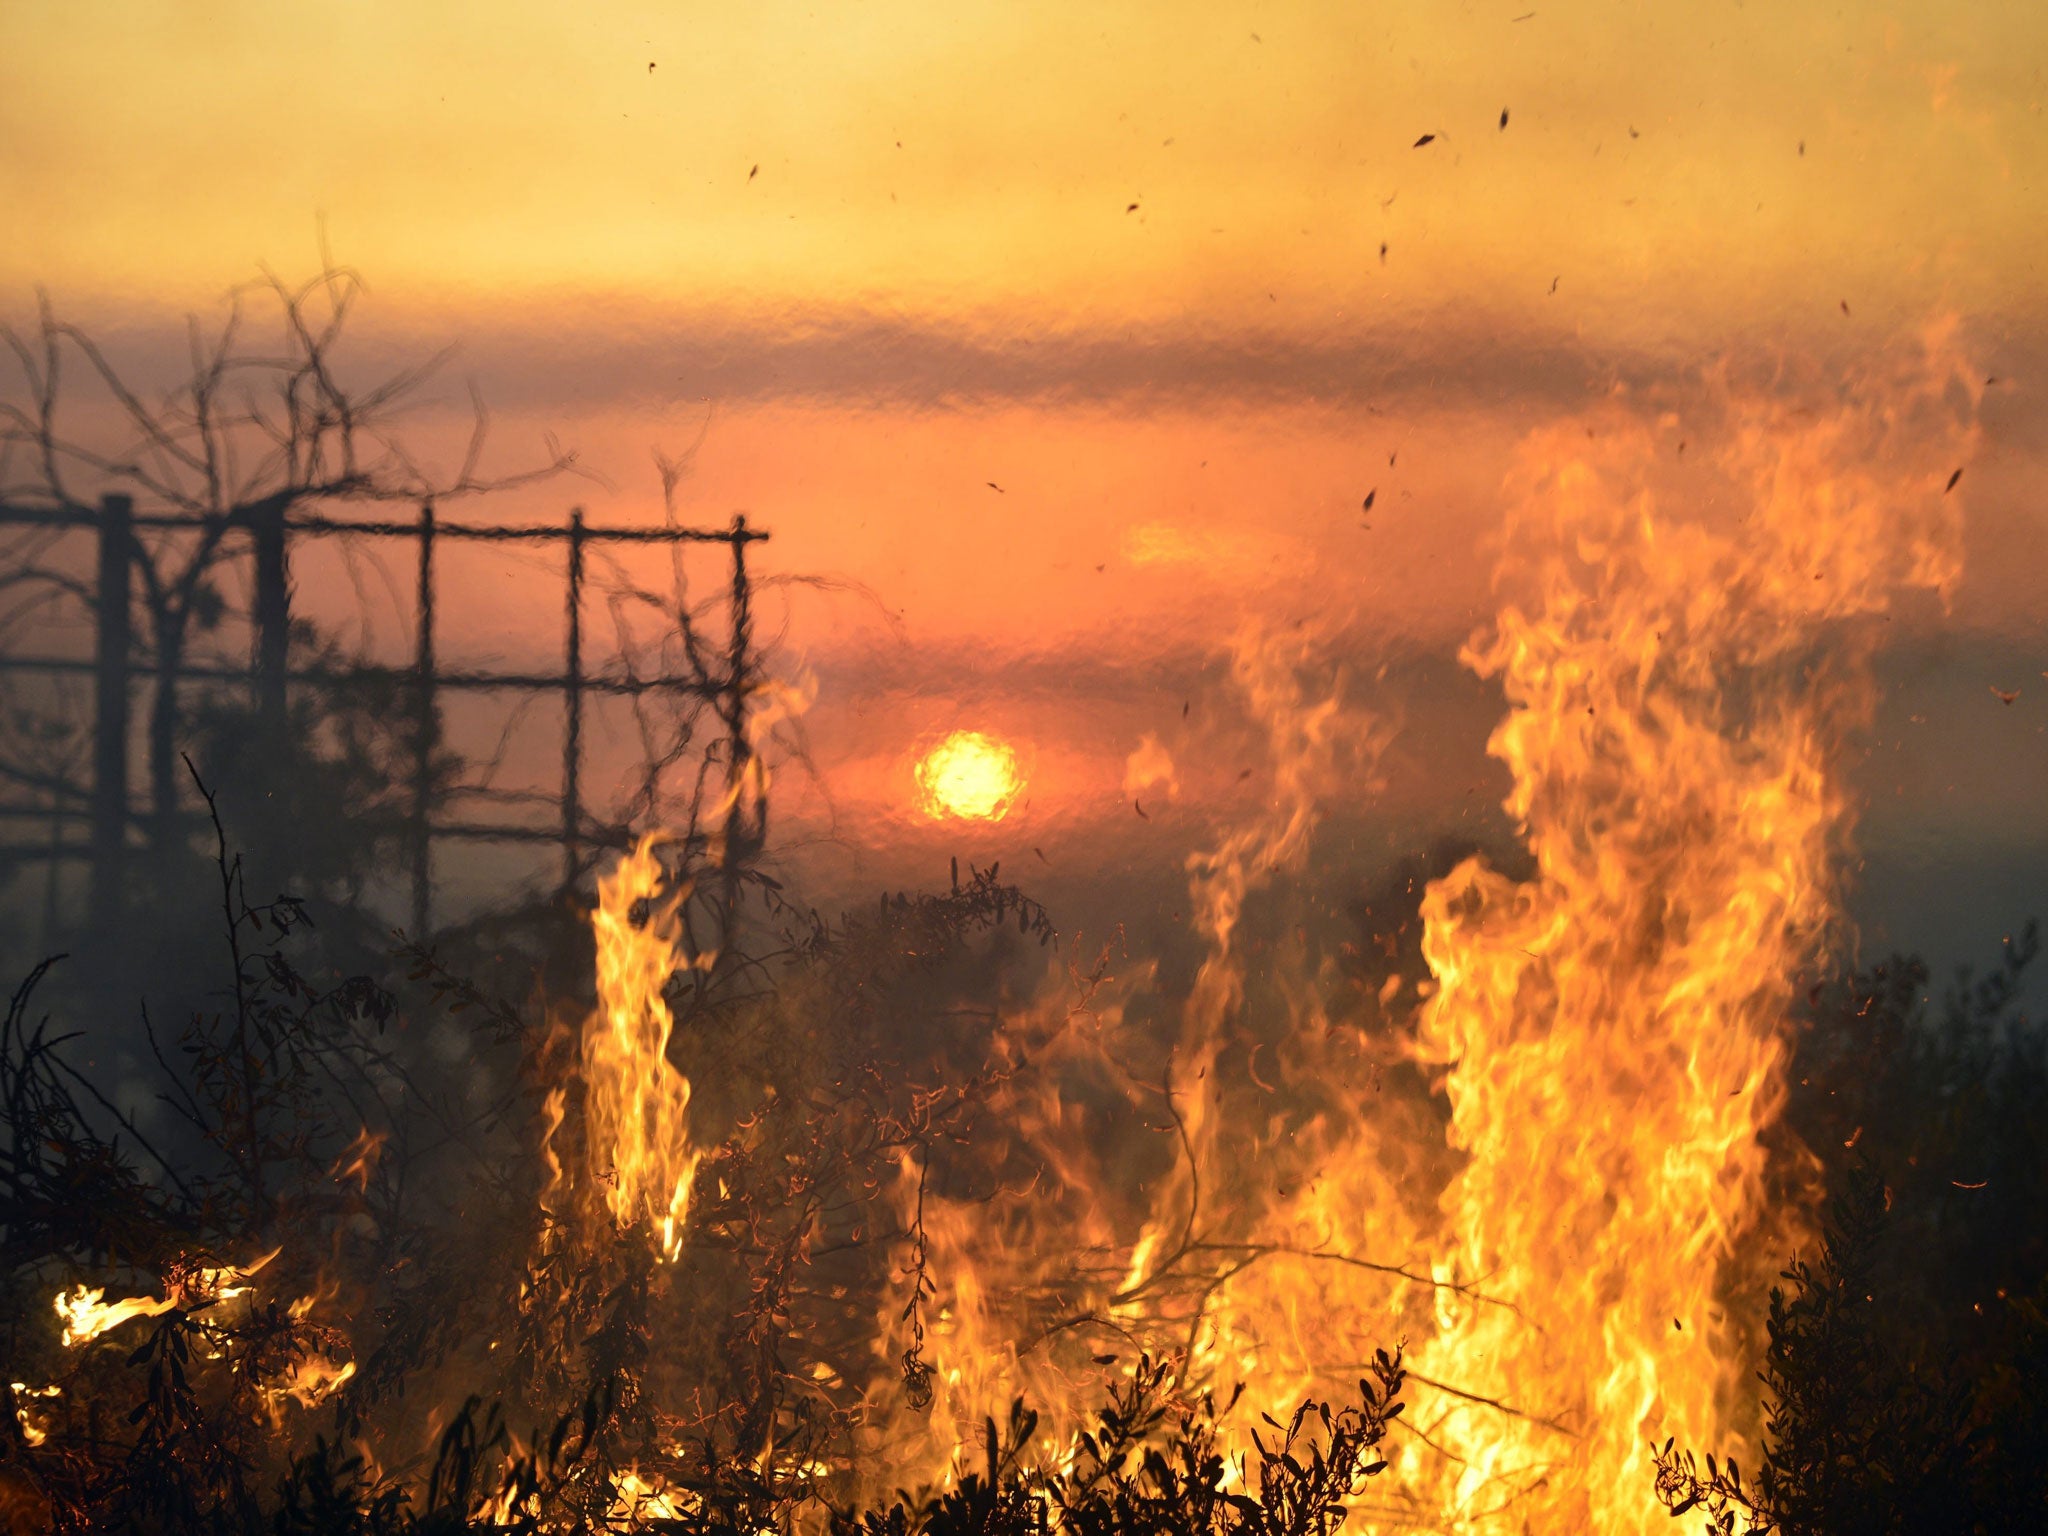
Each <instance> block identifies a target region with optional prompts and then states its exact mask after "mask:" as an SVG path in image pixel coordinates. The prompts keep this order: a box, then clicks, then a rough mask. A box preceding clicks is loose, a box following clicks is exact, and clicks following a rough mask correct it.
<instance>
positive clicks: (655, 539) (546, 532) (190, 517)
mask: <svg viewBox="0 0 2048 1536" xmlns="http://www.w3.org/2000/svg"><path fill="white" fill-rule="evenodd" d="M99 521H100V519H99V514H98V513H97V512H95V511H92V510H90V509H88V510H83V511H72V510H69V509H59V508H42V507H0V527H15V528H96V527H98V526H99ZM128 524H129V526H130V527H131V528H149V529H179V528H204V529H209V530H212V531H216V532H218V531H221V530H224V529H228V528H246V527H248V526H249V523H248V520H247V519H245V518H240V517H232V516H230V517H213V516H205V515H201V514H197V513H179V512H137V513H135V514H133V515H132V516H131V517H130V518H129V519H128ZM424 531H425V530H424V528H423V527H422V525H421V524H420V523H418V522H417V521H414V522H403V523H400V522H389V521H369V522H351V521H349V520H348V519H346V518H339V517H320V516H311V517H298V518H292V519H290V520H288V521H287V522H286V524H285V532H286V533H287V534H293V533H307V534H336V533H359V534H363V535H365V536H366V537H369V538H377V539H416V538H418V537H420V535H421V534H422V533H423V532H424ZM434 537H435V538H437V539H477V540H483V541H486V542H494V541H498V540H505V541H510V542H519V543H530V542H532V541H534V540H536V539H541V540H567V539H570V538H580V539H582V540H583V541H585V542H586V543H606V544H765V543H766V542H767V541H768V539H769V538H770V535H769V533H768V532H767V530H765V529H759V528H593V527H590V526H588V525H586V526H585V527H584V528H583V530H582V531H581V532H580V533H577V532H574V531H573V530H571V529H570V528H569V526H568V525H567V524H559V525H558V524H554V523H528V524H509V525H504V526H499V525H495V524H491V523H444V522H439V521H437V522H436V523H435V524H434Z"/></svg>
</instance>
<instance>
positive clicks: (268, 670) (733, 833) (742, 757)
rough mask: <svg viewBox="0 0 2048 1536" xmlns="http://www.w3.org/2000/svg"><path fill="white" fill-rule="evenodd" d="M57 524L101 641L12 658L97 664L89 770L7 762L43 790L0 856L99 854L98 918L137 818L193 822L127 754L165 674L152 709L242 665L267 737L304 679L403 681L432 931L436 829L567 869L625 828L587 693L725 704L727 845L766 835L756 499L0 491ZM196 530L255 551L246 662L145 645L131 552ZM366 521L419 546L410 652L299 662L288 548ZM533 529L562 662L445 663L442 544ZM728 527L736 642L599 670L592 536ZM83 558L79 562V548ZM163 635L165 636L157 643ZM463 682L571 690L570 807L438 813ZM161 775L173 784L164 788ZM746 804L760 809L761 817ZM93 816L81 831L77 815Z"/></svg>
mask: <svg viewBox="0 0 2048 1536" xmlns="http://www.w3.org/2000/svg"><path fill="white" fill-rule="evenodd" d="M10 527H11V528H44V529H50V530H56V531H60V532H61V531H68V530H76V531H78V532H80V533H88V532H89V533H91V534H92V535H94V536H95V537H96V539H97V549H96V560H95V562H94V564H93V574H92V576H91V578H90V586H89V589H86V588H84V587H83V583H82V582H81V584H80V585H81V592H80V595H81V597H82V598H83V600H84V602H85V605H86V606H87V607H88V608H89V609H90V611H91V614H92V619H93V637H94V644H93V654H92V655H91V656H90V657H84V656H64V655H58V654H26V655H22V654H15V655H6V654H0V673H13V674H23V673H27V674H41V675H45V676H62V675H66V674H71V675H81V676H90V677H91V678H92V682H93V713H92V728H91V765H92V767H91V775H90V778H89V781H88V782H86V783H82V784H81V783H75V782H73V781H72V780H71V779H69V778H68V777H65V776H62V775H56V776H38V775H35V774H31V773H24V772H20V771H18V770H17V771H10V772H8V773H7V774H6V777H7V778H9V779H11V780H12V782H13V787H15V788H17V789H26V790H28V791H30V792H31V793H34V794H35V795H36V796H37V797H38V799H39V800H40V802H41V803H38V804H32V805H22V804H19V803H16V804H7V803H4V802H0V860H5V861H6V862H7V863H8V864H10V865H13V864H19V863H22V862H25V861H27V862H36V861H78V860H83V861H85V862H87V863H88V864H89V866H90V874H91V887H90V889H91V912H92V919H91V920H92V921H93V922H94V923H95V924H97V923H99V922H100V921H102V920H103V919H105V918H106V917H108V916H109V915H111V914H113V913H115V912H116V911H117V910H118V903H119V900H120V892H121V890H122V882H123V881H124V879H125V877H126V871H127V866H128V859H129V855H130V852H131V833H133V832H135V831H137V830H138V829H139V830H141V831H143V832H145V833H148V834H149V835H150V836H151V837H153V838H162V837H166V836H174V835H180V834H179V828H178V827H177V826H175V825H172V824H170V823H169V822H168V821H167V820H166V811H167V807H166V806H165V805H163V804H161V803H159V804H158V805H156V806H155V807H154V808H153V810H152V811H151V812H148V813H144V812H142V811H139V810H138V809H137V807H136V806H135V805H134V804H133V801H132V796H131V792H130V784H129V770H130V766H131V763H132V762H133V760H134V758H135V751H134V746H135V742H134V734H133V710H132V707H131V705H132V699H131V693H132V690H133V688H134V687H135V686H136V685H137V684H138V683H150V684H153V685H154V686H155V688H156V689H157V690H158V695H159V699H160V701H161V700H166V699H167V700H168V703H164V702H160V703H159V706H158V708H157V710H156V711H155V712H154V713H155V714H156V715H159V716H161V715H164V714H166V712H167V711H168V714H169V716H170V717H171V718H175V716H176V709H177V706H176V699H177V693H178V690H179V689H180V687H181V686H183V685H185V684H188V683H203V682H214V683H225V682H239V683H244V684H247V685H250V686H251V687H252V688H253V691H254V698H255V707H256V718H257V724H258V731H259V737H260V736H261V735H262V733H264V732H279V733H282V732H284V731H286V730H288V729H289V725H288V715H287V708H288V700H289V697H290V693H291V690H292V687H293V685H294V684H310V685H316V686H326V687H334V686H345V685H347V684H350V683H363V682H372V681H381V682H396V683H399V684H401V685H405V687H406V688H407V690H408V692H409V696H410V702H411V707H412V710H413V721H412V724H413V726H414V730H413V733H412V734H413V741H414V761H413V765H412V769H413V772H412V780H411V784H410V786H409V790H410V801H411V805H410V814H409V816H408V818H407V825H406V829H405V830H406V844H407V862H408V863H409V865H410V874H411V884H412V892H411V894H412V922H413V928H414V931H415V932H418V933H422V934H424V933H426V932H427V931H428V930H429V929H430V927H431V923H432V918H433V877H434V845H435V843H436V842H438V841H441V840H444V839H456V840H464V841H486V842H504V843H540V842H554V843H558V844H559V845H560V847H561V850H562V878H563V881H564V883H565V884H566V883H568V882H570V881H573V880H574V879H575V878H576V877H577V874H578V872H579V870H580V868H581V865H582V859H583V855H584V852H585V849H586V847H587V846H590V845H592V844H593V843H596V842H616V841H618V840H619V836H620V833H619V830H618V829H606V828H602V827H599V826H597V825H595V824H594V823H593V821H592V819H591V818H590V816H589V815H588V814H587V809H586V807H585V805H584V802H583V784H582V777H583V770H584V746H583V728H584V716H585V709H586V700H587V699H588V698H589V697H591V696H607V695H609V696H641V695H646V694H660V693H663V692H667V693H670V694H674V695H677V696H687V697H692V698H696V699H701V700H702V701H703V702H704V703H705V704H707V705H708V706H709V707H710V708H711V709H712V710H713V712H714V713H715V714H716V716H717V719H718V723H719V741H720V743H721V746H720V750H721V752H722V755H723V761H724V767H725V775H726V780H727V784H728V786H729V789H730V793H729V795H728V800H729V804H728V806H727V808H726V810H725V818H726V824H725V826H724V828H723V837H722V842H723V846H724V849H725V857H726V859H727V860H728V862H730V861H732V860H733V859H735V858H736V857H738V856H740V855H741V854H742V853H743V851H744V850H745V849H747V848H748V847H749V846H750V840H751V841H752V842H758V840H759V836H760V833H761V831H762V828H761V827H760V826H759V825H758V820H759V818H760V816H761V815H762V814H764V812H763V809H762V808H761V807H760V806H759V805H758V804H756V805H751V806H750V805H748V804H747V803H745V800H744V797H743V796H742V795H741V794H740V793H739V786H740V785H741V784H742V783H743V781H744V779H745V776H746V773H747V769H748V760H749V755H750V753H751V751H752V744H751V741H750V739H749V736H748V731H747V713H748V702H749V696H750V693H751V691H752V671H753V667H754V662H755V658H754V657H753V655H752V653H751V646H752V582H751V578H750V576H749V573H748V569H747V550H748V547H749V546H750V545H752V544H756V543H760V542H763V541H765V540H766V539H767V538H768V537H769V535H768V534H767V533H766V532H765V531H763V530H758V529H755V528H751V527H749V526H748V523H747V519H746V517H745V515H744V514H741V515H737V516H735V517H734V518H733V520H732V522H731V523H730V524H729V525H728V526H726V527H724V528H681V527H673V526H662V527H646V528H606V527H593V526H591V525H590V524H588V523H587V522H585V520H584V517H583V513H582V511H581V510H580V509H578V510H575V511H572V512H571V513H570V514H569V515H568V518H567V520H566V521H565V522H564V523H562V524H559V525H556V524H545V523H526V524H514V525H505V524H491V523H471V522H457V521H453V520H448V519H443V518H441V517H440V516H438V515H437V513H436V511H435V508H434V506H433V504H432V503H431V502H427V503H423V504H422V505H421V507H420V509H419V513H418V515H417V517H415V518H412V519H407V520H361V521H357V520H351V519H346V518H335V517H329V516H325V515H312V514H309V515H302V516H292V515H290V514H289V512H288V510H287V509H285V508H282V507H275V506H265V507H259V508H257V509H254V510H253V511H249V512H245V513H235V514H231V515H229V516H225V517H215V518H210V517H203V516H195V515H191V514H180V513H149V512H138V511H136V510H135V507H134V504H133V502H132V500H131V499H130V498H129V497H127V496H122V495H109V496H106V497H103V498H102V499H101V501H100V503H99V505H98V506H97V507H62V508H40V507H17V506H7V505H5V504H0V528H10ZM152 531H163V532H177V531H189V532H195V533H198V534H200V535H202V536H212V537H213V538H214V539H215V540H218V538H219V537H220V536H222V535H224V534H226V533H229V532H241V533H245V534H246V535H247V537H248V539H249V541H250V545H249V549H248V551H247V555H248V558H249V559H250V561H251V564H252V566H253V582H252V587H253V596H252V600H251V602H250V604H249V614H248V617H249V622H250V627H251V630H252V631H253V644H252V646H251V661H250V664H249V665H248V666H246V667H235V666H225V665H221V664H219V663H217V662H203V661H193V660H187V659H186V658H184V657H183V656H182V654H178V655H175V656H173V657H169V658H166V657H165V656H164V655H162V654H158V655H156V656H154V657H151V656H148V655H144V654H141V652H140V648H139V647H138V636H137V631H136V625H135V622H134V620H135V613H134V594H133V588H134V586H135V568H136V562H137V558H138V554H139V549H140V546H139V545H138V543H137V536H138V534H141V533H145V532H152ZM326 538H355V539H376V540H396V541H409V542H411V543H412V544H413V545H414V548H415V555H416V561H415V570H416V581H415V584H414V594H413V639H414V654H413V660H412V664H411V665H410V666H394V665H389V664H376V663H372V662H368V661H362V662H353V661H352V662H347V663H342V664H334V663H302V664H297V665H295V664H294V663H293V661H292V659H291V648H290V639H291V625H292V604H291V597H292V583H291V575H290V571H291V558H290V556H291V548H292V545H293V543H294V542H295V541H298V540H308V539H326ZM450 541H454V542H462V543H480V544H526V545H556V546H562V547H563V551H564V555H565V559H564V595H563V608H562V625H563V632H562V657H563V664H562V667H561V670H560V671H535V670H531V669H524V670H492V669H489V668H476V667H457V668H450V669H446V670H444V669H443V668H442V667H441V666H440V663H439V658H438V654H437V642H438V641H439V640H440V639H441V638H442V637H441V636H440V634H439V632H438V625H437V623H436V617H435V611H436V606H437V604H436V598H437V593H438V589H437V583H436V575H435V553H436V551H437V549H439V548H440V547H441V546H442V545H443V544H444V543H447V542H450ZM684 544H704V545H713V544H716V545H724V546H726V548H727V550H728V551H729V559H730V566H729V572H728V576H727V587H726V592H725V602H726V607H727V611H728V619H729V622H728V623H727V625H726V626H725V633H726V638H725V644H724V646H723V647H722V649H721V651H720V652H719V653H718V654H716V655H715V656H714V657H713V658H711V661H710V663H709V664H707V665H700V666H698V667H696V668H695V669H694V670H693V671H691V672H690V673H689V674H687V675H676V674H671V673H662V674H659V675H655V676H639V675H625V676H619V675H610V674H607V673H605V672H602V671H599V672H595V673H593V672H592V671H590V670H589V669H588V668H587V667H586V665H585V660H584V625H583V606H584V597H585V592H586V584H587V578H586V571H585V554H586V551H588V550H589V549H590V548H591V547H592V546H603V545H668V546H676V545H684ZM80 563H81V565H82V564H83V562H82V561H81V562H80ZM160 649H161V648H160ZM458 692H470V693H477V692H514V693H527V694H535V693H553V694H558V695H559V696H560V698H561V700H562V706H563V730H562V765H561V778H560V789H559V794H558V797H557V810H558V813H559V814H558V818H557V821H556V824H555V825H554V826H552V827H541V826H535V825H531V824H527V823H519V822H509V821H485V820H475V819H468V820H465V819H459V818H455V817H443V816H438V815H437V814H436V811H435V806H436V803H437V794H436V789H435V784H434V761H433V754H434V749H435V746H436V744H437V742H438V741H439V739H440V732H439V730H438V720H439V700H440V697H441V696H442V695H443V694H449V693H458ZM152 726H153V729H152V731H151V733H150V741H149V747H148V753H147V756H148V758H149V761H150V767H151V772H152V777H153V778H158V779H159V780H160V782H167V780H164V779H163V777H162V776H164V775H167V774H169V773H171V772H172V771H173V770H172V765H171V764H170V763H168V762H161V761H158V760H157V759H159V758H161V757H164V756H165V754H167V753H169V752H171V751H174V750H175V744H174V742H173V741H172V739H171V737H172V734H173V733H171V732H170V731H167V730H165V729H163V728H161V724H160V722H159V721H155V720H153V722H152ZM161 798H162V797H161V793H160V794H159V799H160V800H161ZM749 818H753V822H752V823H750V821H749ZM25 821H35V822H40V823H41V824H43V825H44V826H45V827H46V828H48V829H49V835H48V836H47V837H45V838H42V839H39V840H35V841H28V840H21V839H12V838H9V837H8V835H7V831H6V828H7V827H8V826H9V825H19V824H20V823H22V822H25ZM80 824H83V825H84V826H85V827H86V828H87V829H88V835H87V838H86V840H85V841H84V842H83V843H80V842H78V841H75V840H73V839H70V838H69V837H68V836H66V835H65V834H66V829H67V828H69V827H71V826H75V825H80Z"/></svg>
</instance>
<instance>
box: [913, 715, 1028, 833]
mask: <svg viewBox="0 0 2048 1536" xmlns="http://www.w3.org/2000/svg"><path fill="white" fill-rule="evenodd" d="M1023 789H1024V780H1023V776H1022V774H1021V772H1020V771H1019V768H1018V763H1017V750H1016V748H1014V747H1012V746H1011V745H1010V744H1009V743H1008V742H1006V741H1000V740H998V739H997V738H995V737H993V736H985V735H983V734H982V733H981V732H980V731H955V732H954V733H953V734H952V735H950V736H948V737H947V738H946V739H945V740H944V741H942V742H940V743H939V744H938V745H937V746H936V747H933V748H932V749H931V751H929V752H927V753H925V755H924V756H923V757H922V758H920V759H919V760H918V764H917V792H918V809H919V810H920V811H922V812H923V813H924V814H925V815H926V816H929V817H931V818H932V819H933V820H935V821H936V820H941V819H943V818H945V817H948V816H953V817H958V818H959V819H961V820H963V821H1001V820H1002V819H1003V818H1004V817H1005V816H1007V815H1008V814H1009V813H1010V807H1011V805H1012V804H1014V803H1015V802H1016V799H1017V796H1018V795H1019V794H1021V793H1022V792H1023Z"/></svg>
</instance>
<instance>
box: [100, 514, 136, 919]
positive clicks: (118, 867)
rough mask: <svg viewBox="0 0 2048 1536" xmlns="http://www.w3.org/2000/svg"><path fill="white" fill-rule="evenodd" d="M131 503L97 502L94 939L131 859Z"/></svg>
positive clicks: (114, 912)
mask: <svg viewBox="0 0 2048 1536" xmlns="http://www.w3.org/2000/svg"><path fill="white" fill-rule="evenodd" d="M134 515H135V503H134V501H133V500H132V499H131V498H130V497H127V496H118V495H108V496H103V497H101V498H100V526H99V535H100V548H99V584H98V594H99V612H98V614H97V616H96V617H97V625H96V633H95V635H94V642H93V663H94V667H93V738H92V893H91V898H90V914H91V922H92V929H93V932H94V934H95V935H101V934H105V933H107V932H109V931H110V930H111V929H112V928H113V927H114V926H115V924H116V923H117V922H118V920H119V918H120V914H121V907H122V893H123V889H124V882H125V880H126V877H127V869H126V865H127V852H128V663H129V659H130V658H129V653H130V649H131V647H132V645H133V642H134V631H133V628H132V624H133V614H132V613H131V612H130V610H129V593H128V588H129V564H130V562H131V561H132V560H133V558H134V549H133V542H132V541H133V539H134V530H133V528H132V526H131V524H132V521H133V518H134Z"/></svg>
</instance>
